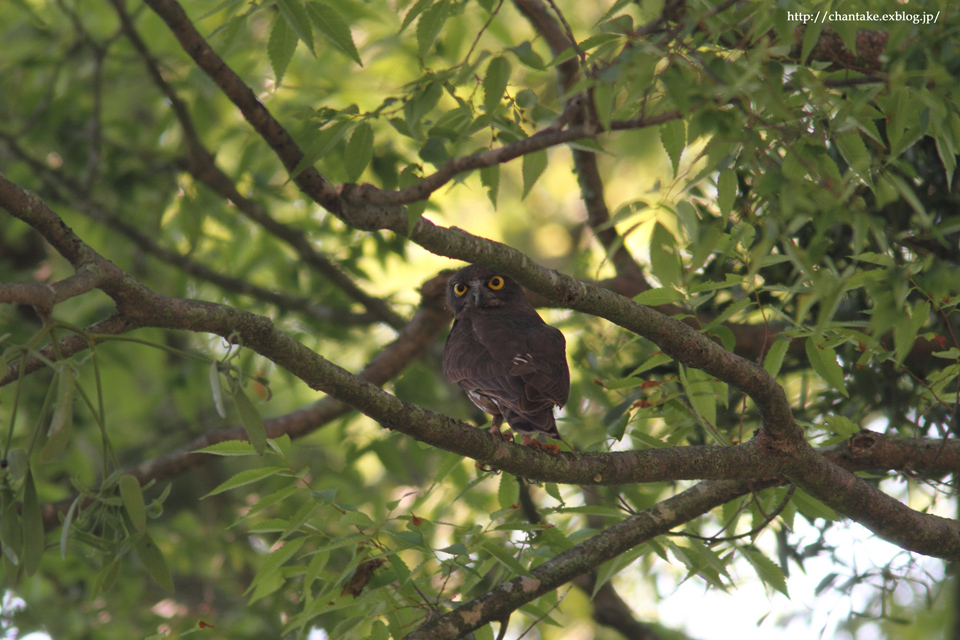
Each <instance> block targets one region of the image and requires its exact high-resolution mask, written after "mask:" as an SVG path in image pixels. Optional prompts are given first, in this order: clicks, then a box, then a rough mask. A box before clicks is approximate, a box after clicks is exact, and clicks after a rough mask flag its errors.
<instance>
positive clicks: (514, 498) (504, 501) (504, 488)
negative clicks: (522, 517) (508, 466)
mask: <svg viewBox="0 0 960 640" xmlns="http://www.w3.org/2000/svg"><path fill="white" fill-rule="evenodd" d="M497 501H498V502H499V503H500V508H501V509H512V508H513V507H514V506H515V505H517V504H518V503H519V502H520V485H519V483H518V482H517V479H516V478H514V477H513V476H512V475H510V474H509V473H503V474H501V475H500V486H499V488H498V489H497Z"/></svg>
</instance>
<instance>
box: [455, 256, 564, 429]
mask: <svg viewBox="0 0 960 640" xmlns="http://www.w3.org/2000/svg"><path fill="white" fill-rule="evenodd" d="M447 302H448V304H449V305H450V308H451V309H452V310H453V313H454V316H455V317H456V320H454V323H453V329H452V330H451V331H450V335H449V336H448V337H447V344H446V347H445V348H444V350H443V372H444V374H446V376H447V379H449V380H450V381H451V382H455V383H457V384H458V385H460V386H461V387H462V388H463V389H464V390H465V391H466V392H467V395H468V396H469V397H470V400H472V401H473V403H474V404H475V405H477V406H478V407H479V408H480V409H482V410H483V411H485V412H487V413H489V414H491V415H492V416H493V427H492V429H494V430H499V427H500V425H501V424H502V423H503V421H504V420H506V422H507V423H508V424H509V425H510V427H511V428H512V429H513V430H514V431H517V432H519V433H521V434H523V435H524V440H525V441H526V439H527V438H528V437H529V436H531V435H534V434H538V433H543V434H546V435H548V436H550V437H551V438H557V439H559V437H560V434H559V433H558V431H557V424H556V421H555V419H554V416H553V408H554V406H559V407H562V406H563V405H564V404H566V402H567V396H569V394H570V371H569V369H568V368H567V356H566V341H565V340H564V338H563V334H562V333H561V332H560V331H559V330H557V329H555V328H553V327H551V326H550V325H548V324H546V323H545V322H544V321H543V319H542V318H541V317H540V315H539V314H537V312H536V311H535V310H534V308H533V305H531V304H530V302H529V301H528V300H527V298H526V296H524V294H523V289H522V288H521V287H520V285H518V284H517V283H516V282H514V281H513V280H511V279H510V278H508V277H507V276H504V275H502V274H499V273H497V272H496V271H494V270H492V269H488V268H487V267H483V266H480V265H473V266H470V267H466V268H464V269H461V270H460V271H458V272H457V273H456V274H454V276H453V277H452V278H450V284H449V285H448V288H447Z"/></svg>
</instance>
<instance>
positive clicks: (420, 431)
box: [0, 176, 960, 559]
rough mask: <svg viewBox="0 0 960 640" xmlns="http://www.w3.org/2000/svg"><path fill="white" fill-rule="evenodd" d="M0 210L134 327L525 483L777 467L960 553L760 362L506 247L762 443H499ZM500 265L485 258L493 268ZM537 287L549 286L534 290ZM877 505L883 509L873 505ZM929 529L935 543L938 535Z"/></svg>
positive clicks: (249, 321) (942, 549)
mask: <svg viewBox="0 0 960 640" xmlns="http://www.w3.org/2000/svg"><path fill="white" fill-rule="evenodd" d="M0 206H3V207H4V208H6V209H8V210H9V211H10V212H11V213H13V214H14V215H15V216H17V217H19V218H21V219H22V220H24V221H25V222H27V223H28V224H30V225H31V226H33V227H34V228H35V229H37V230H38V231H40V232H41V233H42V234H43V235H44V236H45V237H46V238H47V240H48V241H50V242H51V244H53V245H54V246H55V247H56V248H58V250H60V251H61V252H63V253H65V254H69V256H70V257H72V260H73V261H76V263H78V264H86V263H95V265H96V266H97V267H98V268H100V269H102V270H103V271H104V273H106V274H107V276H106V277H105V278H104V281H103V285H102V286H101V288H102V289H104V291H105V292H106V293H107V294H108V295H110V296H111V297H113V298H114V300H115V301H116V303H117V308H118V311H119V312H120V313H121V314H123V315H124V316H126V317H127V318H128V319H130V320H131V321H132V322H133V323H134V324H136V325H139V326H144V327H146V326H151V327H158V328H167V329H180V330H187V331H200V332H207V333H213V334H216V335H219V336H221V337H223V338H225V339H233V340H236V341H237V342H239V343H240V344H242V345H243V346H246V347H248V348H250V349H252V350H253V351H255V352H257V353H259V354H260V355H263V356H264V357H266V358H268V359H270V360H271V361H273V362H274V363H276V364H277V365H279V366H281V367H283V368H285V369H286V370H287V371H289V372H290V373H292V374H293V375H295V376H297V377H298V378H300V379H301V380H303V381H304V382H306V383H307V384H308V385H309V386H310V387H312V388H314V389H318V390H321V391H324V392H325V393H327V394H328V395H330V396H332V397H334V398H336V399H338V400H340V401H341V402H344V403H346V404H348V405H350V406H352V407H355V408H357V409H359V410H360V411H362V412H363V413H365V414H366V415H368V416H370V417H371V418H373V419H375V420H377V421H378V422H380V423H381V425H383V426H384V427H386V428H388V429H396V430H399V431H402V432H404V433H406V434H408V435H410V436H412V437H414V438H416V439H418V440H421V441H423V442H426V443H428V444H431V445H434V446H437V447H440V448H442V449H446V450H447V451H452V452H454V453H459V454H461V455H466V456H470V457H472V458H475V459H477V460H480V461H481V462H485V463H488V464H493V465H495V466H497V467H499V468H501V469H503V470H506V471H509V472H511V473H514V474H516V475H521V476H523V477H528V478H532V479H543V480H558V481H561V482H563V481H573V482H576V483H578V484H601V483H605V482H606V483H616V484H621V483H622V481H620V480H619V478H617V482H611V477H612V476H613V477H616V476H618V475H619V474H620V473H627V472H629V473H630V475H632V476H634V478H633V480H630V481H633V482H643V481H653V480H664V479H667V478H665V477H662V476H661V477H659V478H657V477H654V476H646V473H647V472H648V470H650V469H657V470H662V469H664V468H668V467H670V466H671V463H673V462H675V461H677V460H680V459H685V461H684V462H683V464H680V465H677V467H676V468H677V471H678V473H679V474H680V475H679V476H677V477H680V478H718V477H734V478H746V477H750V476H751V474H750V473H749V472H750V471H752V473H753V477H758V476H759V477H765V476H767V475H768V474H767V473H765V472H766V471H767V469H769V470H771V472H774V471H775V470H781V469H782V470H784V471H786V473H785V475H786V476H787V477H788V478H789V479H791V480H793V481H794V482H796V483H797V484H798V485H799V486H801V487H803V488H805V489H807V491H808V493H811V494H812V495H814V496H815V497H817V498H819V499H820V500H822V501H823V502H825V503H826V504H828V505H830V506H832V507H834V508H835V509H837V510H838V511H840V512H841V513H844V514H848V515H850V516H851V517H853V518H854V519H856V520H857V521H858V522H861V523H864V524H865V525H866V526H868V528H871V529H872V530H873V531H875V532H876V533H877V534H878V535H881V536H882V537H884V538H885V539H888V540H890V541H892V542H895V543H896V544H898V545H899V546H901V547H903V548H905V549H910V550H914V551H919V552H921V553H925V554H928V555H935V556H939V557H945V558H951V559H952V558H960V526H958V525H957V523H956V522H953V521H949V520H945V519H943V518H939V517H937V516H933V515H925V514H920V513H917V512H915V511H913V510H911V509H909V508H907V507H905V506H904V505H901V504H900V503H898V502H896V501H895V500H893V499H892V498H890V497H889V496H886V495H885V494H883V493H881V492H880V491H879V490H878V489H877V488H876V487H873V486H872V485H869V484H867V483H865V482H863V481H862V480H860V479H859V478H856V476H854V475H852V474H851V473H849V472H847V471H845V470H843V469H841V468H840V467H838V466H836V465H834V464H833V463H831V462H829V461H828V460H826V459H825V458H823V457H821V456H820V455H818V454H817V453H816V452H815V451H814V450H813V449H812V448H811V447H810V445H809V444H807V443H806V442H805V441H804V440H803V438H802V434H801V433H800V432H799V429H798V427H797V426H796V424H795V423H794V422H793V417H792V414H791V413H790V408H789V405H787V404H786V397H785V395H784V392H783V389H781V388H780V387H779V386H778V385H777V384H776V383H775V382H774V381H773V379H772V378H770V377H769V376H768V375H767V374H766V373H765V372H764V371H763V370H762V369H760V368H759V367H758V366H757V365H755V364H753V363H751V362H747V361H745V360H743V359H742V358H738V357H737V356H735V355H733V354H731V353H729V352H727V351H725V350H723V349H722V348H721V347H719V346H718V345H716V344H714V343H713V342H712V341H710V340H709V339H707V338H706V337H704V336H703V335H701V334H699V333H697V332H695V331H693V330H691V329H689V328H688V327H686V326H685V325H683V324H682V323H679V322H677V321H676V320H673V319H671V318H665V317H664V316H662V315H661V314H658V313H656V312H655V311H652V310H650V309H647V308H646V307H642V306H640V305H637V304H635V303H633V302H632V301H629V300H626V299H624V298H621V297H619V296H616V294H613V293H611V292H609V291H606V290H603V289H599V288H598V287H594V286H592V285H587V284H585V283H582V282H578V281H576V280H574V279H572V278H569V277H567V276H561V275H559V274H557V273H556V272H550V271H547V270H545V269H543V268H542V267H539V266H538V265H534V264H533V263H530V261H529V259H527V258H526V257H525V256H523V255H522V254H520V253H519V252H516V251H514V250H512V249H509V248H506V247H504V248H502V249H500V250H499V251H498V252H497V257H498V258H506V260H503V264H506V265H508V266H509V268H504V270H505V271H506V272H507V273H517V274H518V275H519V276H521V277H522V278H523V280H525V284H528V285H534V288H535V289H538V290H539V291H540V292H541V293H545V294H549V293H551V292H552V293H553V294H554V295H555V296H557V297H559V298H560V299H563V300H564V301H566V302H568V303H569V306H572V307H574V308H579V307H582V308H585V310H588V311H589V312H590V313H593V315H598V316H602V317H607V318H608V319H610V320H611V321H613V322H616V323H617V324H620V325H621V326H624V327H626V328H628V329H630V330H632V331H635V332H636V333H638V334H640V335H645V336H646V337H648V338H649V339H651V340H653V341H654V342H656V343H657V344H658V345H659V346H660V347H661V348H662V349H663V350H664V351H665V352H666V353H668V354H669V355H671V357H674V358H675V359H677V360H680V361H682V362H685V363H687V364H689V365H690V366H696V367H698V368H700V369H703V370H704V371H707V372H708V373H711V374H712V375H715V376H717V377H719V378H720V379H722V380H726V381H727V382H729V383H730V384H734V385H736V386H739V387H740V388H742V389H743V390H744V392H745V393H747V394H748V395H750V396H751V397H752V398H753V399H754V401H755V402H756V404H757V406H758V407H759V409H760V412H761V415H762V416H763V419H764V429H763V430H761V431H760V432H759V434H758V436H759V437H757V438H754V439H753V440H751V441H749V442H747V443H745V444H742V445H739V446H734V447H676V448H668V449H658V450H654V451H635V452H628V453H611V454H595V453H588V454H584V455H582V456H574V455H572V454H566V455H563V456H558V457H553V456H550V455H549V454H546V453H544V452H541V451H535V450H531V449H530V448H528V447H521V446H518V445H515V444H512V443H506V442H504V441H503V440H501V439H499V438H495V437H493V436H492V435H490V434H489V433H487V432H485V431H483V430H479V429H474V428H471V427H469V426H468V425H466V424H464V423H462V422H459V421H456V420H452V419H450V418H448V417H446V416H443V415H440V414H436V413H433V412H431V411H427V410H425V409H423V408H421V407H417V406H415V405H412V404H409V403H407V402H403V401H401V400H399V399H398V398H396V397H394V396H392V395H390V394H388V393H385V392H383V391H382V390H381V389H380V388H379V387H377V386H376V385H374V384H371V383H370V382H367V381H365V380H362V379H360V378H358V377H357V376H355V375H353V374H351V373H349V372H348V371H346V370H344V369H342V368H341V367H339V366H337V365H335V364H333V363H331V362H329V361H328V360H326V359H325V358H323V357H321V356H320V355H318V354H316V353H314V352H313V351H311V350H309V349H307V348H306V347H305V346H303V345H302V344H300V343H298V342H296V341H294V340H292V339H291V338H289V337H288V336H286V335H285V334H284V333H282V332H280V331H278V330H277V329H276V328H275V327H274V326H273V324H272V323H271V321H270V320H269V319H267V318H264V317H262V316H257V315H255V314H252V313H248V312H245V311H241V310H238V309H233V308H230V307H225V306H223V305H217V304H213V303H208V302H202V301H196V300H181V299H176V298H169V297H166V296H162V295H159V294H157V293H155V292H153V291H150V290H149V289H148V288H146V287H145V286H144V285H143V284H141V283H139V282H138V281H136V280H135V279H134V278H132V277H130V276H126V275H125V274H123V272H122V271H120V270H119V269H117V268H116V267H115V266H114V265H112V263H110V262H109V261H107V260H106V259H104V258H102V257H100V256H99V255H97V254H96V252H94V251H93V250H92V249H91V248H90V247H88V246H87V245H86V244H85V243H83V242H82V241H81V240H80V239H79V238H77V237H76V235H75V234H74V233H73V232H72V231H71V230H70V229H69V228H68V227H66V225H64V224H63V223H62V222H60V221H59V218H57V216H56V215H55V214H54V213H53V212H52V211H50V210H49V209H48V208H47V207H46V206H45V205H44V204H43V203H42V202H41V201H40V200H39V199H37V198H35V197H32V196H29V195H28V194H26V193H25V192H23V191H22V190H21V189H19V187H16V186H15V185H13V184H12V183H10V182H9V181H7V180H6V179H5V178H3V177H2V176H0ZM425 224H429V223H427V222H426V221H424V220H421V221H420V222H419V223H418V225H417V229H422V230H423V231H421V232H420V233H421V234H422V235H423V236H424V238H426V239H429V238H430V236H431V235H432V234H433V233H436V231H433V230H431V229H429V228H424V225H425ZM431 227H432V225H431ZM434 229H435V228H434ZM444 231H448V232H450V231H454V230H444ZM414 235H418V234H417V233H415V234H414ZM453 237H454V239H461V240H462V239H464V238H466V234H463V233H462V232H459V233H456V232H455V233H454V234H453ZM476 240H477V239H474V241H476ZM488 244H490V245H495V244H496V243H490V242H489V241H484V242H483V243H479V246H480V247H482V248H487V245H488ZM458 245H462V246H466V247H469V246H473V245H472V244H463V243H456V242H455V243H454V246H455V248H456V247H457V246H458ZM508 249H509V250H508ZM514 257H517V258H518V259H519V260H521V262H522V263H523V267H524V270H523V271H518V270H517V269H515V268H513V267H512V266H511V262H510V259H511V258H514ZM478 261H480V260H478ZM498 262H499V261H493V260H491V261H489V263H490V264H497V266H500V265H499V264H498ZM544 280H546V286H543V284H541V283H542V282H543V281H544ZM838 488H840V489H842V491H838ZM872 503H876V504H877V505H878V506H877V507H876V508H875V509H874V508H871V504H872ZM886 518H895V523H896V524H897V527H896V528H894V527H891V526H890V525H889V523H888V522H887V521H885V519H886ZM934 533H935V534H936V535H937V536H938V537H937V538H936V539H934V537H933V534H934Z"/></svg>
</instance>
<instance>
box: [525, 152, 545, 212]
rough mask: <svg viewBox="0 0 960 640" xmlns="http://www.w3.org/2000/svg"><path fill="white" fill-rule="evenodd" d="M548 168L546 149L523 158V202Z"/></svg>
mask: <svg viewBox="0 0 960 640" xmlns="http://www.w3.org/2000/svg"><path fill="white" fill-rule="evenodd" d="M546 168H547V151H546V150H545V149H541V150H540V151H534V152H533V153H528V154H526V155H525V156H523V195H522V196H521V197H520V199H521V200H523V199H524V198H526V197H527V194H529V193H530V190H531V189H533V185H535V184H536V183H537V180H538V179H539V178H540V176H541V174H543V170H544V169H546Z"/></svg>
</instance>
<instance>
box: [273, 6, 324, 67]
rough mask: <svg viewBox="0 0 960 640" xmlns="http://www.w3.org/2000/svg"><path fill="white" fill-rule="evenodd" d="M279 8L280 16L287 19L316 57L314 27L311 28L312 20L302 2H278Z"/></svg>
mask: <svg viewBox="0 0 960 640" xmlns="http://www.w3.org/2000/svg"><path fill="white" fill-rule="evenodd" d="M277 8H278V9H280V14H281V15H282V16H283V17H284V18H286V19H287V22H288V23H289V24H290V26H291V27H292V28H293V30H294V32H295V33H296V34H297V37H298V38H300V39H301V40H303V44H305V45H307V48H308V49H310V53H313V54H314V55H316V53H315V51H314V48H313V27H311V26H310V18H309V17H308V16H307V10H306V9H305V8H304V7H303V3H302V2H300V0H277Z"/></svg>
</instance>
